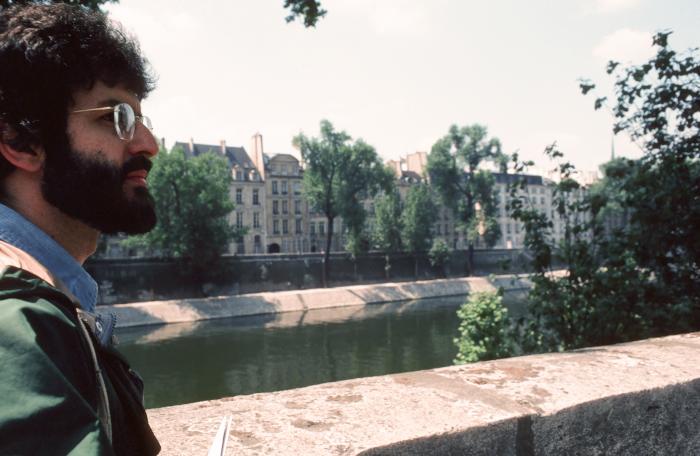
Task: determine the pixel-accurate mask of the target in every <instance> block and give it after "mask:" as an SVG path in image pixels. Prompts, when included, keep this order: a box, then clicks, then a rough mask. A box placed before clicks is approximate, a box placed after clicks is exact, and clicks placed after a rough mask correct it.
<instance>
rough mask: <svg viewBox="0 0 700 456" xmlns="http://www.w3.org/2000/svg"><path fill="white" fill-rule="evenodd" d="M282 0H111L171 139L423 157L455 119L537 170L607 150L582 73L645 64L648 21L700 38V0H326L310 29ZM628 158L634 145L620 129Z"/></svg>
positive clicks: (685, 43)
mask: <svg viewBox="0 0 700 456" xmlns="http://www.w3.org/2000/svg"><path fill="white" fill-rule="evenodd" d="M282 4H283V0H228V1H224V0H219V1H214V0H200V1H196V2H195V1H192V0H187V1H174V0H148V1H144V0H120V3H119V4H116V5H110V6H109V8H108V9H109V11H110V14H111V15H112V17H114V18H115V19H117V20H119V21H120V22H122V24H124V26H125V27H126V28H127V29H128V30H129V31H131V32H132V33H134V34H135V35H136V36H137V37H138V39H139V40H140V42H141V46H142V48H143V51H144V53H145V54H146V56H147V57H148V59H149V60H150V62H151V63H152V65H153V67H154V69H155V72H156V74H157V75H158V88H157V89H156V90H155V92H154V93H153V94H152V95H151V96H150V97H149V98H148V99H147V100H146V101H145V103H144V112H145V113H146V114H148V115H149V116H150V117H151V119H152V120H153V123H154V126H155V130H156V134H157V135H158V136H159V137H164V138H165V139H166V144H167V145H168V147H169V146H170V145H172V143H173V142H175V141H187V140H189V138H190V137H191V138H194V140H195V142H199V143H211V144H218V143H219V141H220V140H222V139H223V140H226V142H227V144H228V145H232V146H245V147H246V148H247V149H248V148H249V144H250V137H251V136H252V135H253V134H254V133H255V132H260V133H261V134H262V135H263V141H264V147H265V151H266V152H267V153H272V154H274V153H294V154H295V155H298V154H297V153H296V151H294V149H293V148H292V145H291V139H292V137H293V136H294V135H296V134H297V133H298V132H300V131H303V132H304V133H306V134H307V135H318V128H319V121H320V120H321V119H328V120H330V121H331V122H332V123H333V124H334V125H335V126H336V128H338V129H342V130H345V131H347V132H348V133H349V134H350V135H351V136H353V137H354V138H362V139H364V140H365V141H366V142H368V143H369V144H371V145H373V146H374V147H375V148H376V149H377V151H378V153H379V154H380V155H381V156H382V157H383V158H384V159H389V158H397V157H399V156H403V155H406V154H408V153H411V152H415V151H418V150H424V151H430V147H431V146H432V144H433V143H434V142H435V141H436V140H437V139H438V138H440V137H441V136H443V135H444V134H446V133H447V130H448V128H449V126H450V125H452V124H455V123H456V124H458V125H466V124H471V123H481V124H484V125H486V126H487V127H488V129H489V133H490V135H492V136H495V137H498V138H499V139H500V140H501V141H502V143H503V146H504V151H505V152H513V151H515V150H519V151H520V153H521V155H523V156H524V157H527V158H530V159H533V160H535V161H536V162H537V164H538V165H539V166H540V167H541V168H549V165H548V164H547V162H546V161H545V160H544V158H543V155H542V150H543V149H544V147H545V146H546V145H547V144H549V143H551V142H553V141H555V140H556V141H557V142H558V144H559V145H560V148H561V149H562V151H564V152H565V153H566V154H567V156H568V157H569V158H570V159H571V160H572V161H574V163H576V164H577V165H578V166H579V167H581V168H582V169H596V168H597V166H598V165H599V164H600V163H602V162H604V161H606V160H607V159H608V158H609V157H610V146H611V140H612V134H611V126H612V117H611V116H610V114H609V113H607V112H605V111H594V110H593V101H594V97H593V96H591V95H589V96H587V97H584V96H582V95H581V94H580V91H579V89H578V79H579V78H581V77H585V78H590V79H593V80H594V81H595V82H598V83H599V86H600V87H601V89H605V90H609V89H610V87H611V86H612V84H611V82H612V80H611V79H610V77H608V76H607V75H606V74H605V72H604V68H605V64H606V62H607V61H608V60H609V59H611V58H613V59H617V60H622V61H630V62H637V63H638V62H641V61H643V59H644V58H645V57H648V56H650V55H651V52H652V48H651V37H652V34H653V33H654V32H655V31H658V30H664V29H672V30H673V31H674V33H673V35H671V38H670V42H671V46H672V47H673V48H674V49H677V50H685V49H687V48H689V47H698V46H700V1H698V0H666V1H662V0H550V1H543V0H530V1H522V0H493V1H472V0H322V4H323V6H324V8H326V9H327V10H328V14H327V16H326V17H325V18H323V19H321V20H320V21H319V23H318V24H317V27H316V28H315V29H314V28H312V29H305V28H304V27H303V26H302V25H301V23H300V22H298V21H296V22H292V23H290V24H287V23H286V22H285V21H284V17H285V16H286V14H287V11H286V10H285V9H283V8H282ZM615 146H616V152H617V153H618V154H619V155H627V156H638V155H639V149H638V148H637V147H636V146H634V145H632V144H630V143H628V141H626V140H625V138H621V137H620V135H618V137H616V139H615Z"/></svg>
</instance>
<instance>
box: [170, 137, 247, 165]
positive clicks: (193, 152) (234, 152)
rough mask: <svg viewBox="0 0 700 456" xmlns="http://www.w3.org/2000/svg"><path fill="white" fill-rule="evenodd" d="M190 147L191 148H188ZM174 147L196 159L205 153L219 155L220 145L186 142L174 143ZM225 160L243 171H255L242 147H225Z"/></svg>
mask: <svg viewBox="0 0 700 456" xmlns="http://www.w3.org/2000/svg"><path fill="white" fill-rule="evenodd" d="M190 146H192V147H190ZM174 147H181V148H182V149H183V150H184V151H185V154H186V155H187V156H189V157H197V156H199V155H202V154H204V153H207V152H214V153H216V154H219V155H221V152H222V151H221V145H212V144H199V143H188V142H176V143H175V146H174ZM225 150H226V153H225V154H224V155H225V156H226V159H227V160H228V162H229V164H230V165H231V166H232V167H233V166H238V167H240V168H243V169H255V165H254V164H253V161H252V160H251V159H250V156H249V155H248V153H247V152H246V150H245V148H243V147H233V146H225Z"/></svg>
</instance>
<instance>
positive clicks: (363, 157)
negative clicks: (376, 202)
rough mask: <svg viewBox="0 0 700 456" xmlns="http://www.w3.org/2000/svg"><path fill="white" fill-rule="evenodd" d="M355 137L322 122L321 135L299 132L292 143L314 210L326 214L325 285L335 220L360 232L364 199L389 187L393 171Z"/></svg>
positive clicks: (324, 121) (305, 189) (328, 123)
mask: <svg viewBox="0 0 700 456" xmlns="http://www.w3.org/2000/svg"><path fill="white" fill-rule="evenodd" d="M351 140H352V138H351V137H350V136H349V135H348V134H347V133H345V132H344V131H340V132H339V131H335V130H334V128H333V125H332V124H331V123H330V122H329V121H327V120H323V121H321V135H320V137H318V138H309V137H307V136H305V135H304V134H302V133H300V134H299V135H297V136H296V137H294V139H293V144H294V146H295V147H296V148H298V149H299V150H300V151H301V157H302V160H303V162H304V163H305V165H306V169H305V170H304V180H303V185H304V194H305V195H306V198H307V199H308V200H309V202H310V203H311V205H312V207H313V208H314V209H315V210H318V211H320V212H321V213H323V214H324V215H325V216H326V220H327V225H328V230H327V232H326V248H325V250H324V255H323V284H324V286H327V283H328V279H329V277H330V261H329V258H330V250H331V241H332V237H333V223H334V221H335V219H336V218H337V217H339V216H340V217H342V218H343V219H345V220H346V224H347V225H348V228H349V229H350V230H354V231H356V232H359V230H361V228H359V227H361V226H362V225H363V224H364V218H365V211H364V208H363V206H362V201H363V200H364V199H365V198H370V197H373V196H374V195H375V194H376V193H377V192H378V191H379V190H380V189H382V188H384V189H386V188H388V187H389V185H390V183H391V182H392V179H393V174H392V173H391V171H389V170H388V169H387V168H385V167H384V165H383V164H382V162H381V161H380V159H379V156H378V155H377V152H376V151H375V150H374V148H373V147H372V146H370V145H369V144H367V143H365V142H364V141H362V140H361V139H359V140H357V141H355V142H354V143H352V142H351Z"/></svg>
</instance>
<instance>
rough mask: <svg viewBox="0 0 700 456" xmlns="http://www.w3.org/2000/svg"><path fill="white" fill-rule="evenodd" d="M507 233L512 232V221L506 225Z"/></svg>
mask: <svg viewBox="0 0 700 456" xmlns="http://www.w3.org/2000/svg"><path fill="white" fill-rule="evenodd" d="M506 233H508V234H510V223H509V224H507V225H506Z"/></svg>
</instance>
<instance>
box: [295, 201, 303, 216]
mask: <svg viewBox="0 0 700 456" xmlns="http://www.w3.org/2000/svg"><path fill="white" fill-rule="evenodd" d="M294 213H295V214H301V200H294Z"/></svg>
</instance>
